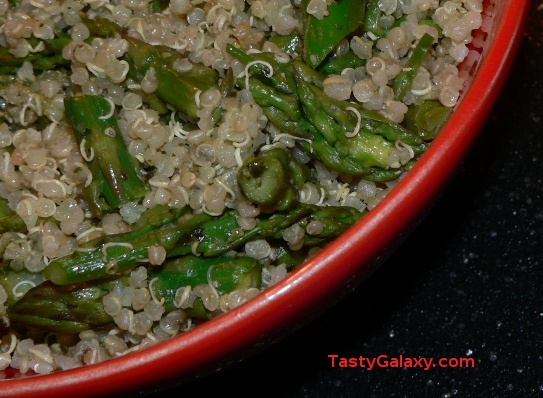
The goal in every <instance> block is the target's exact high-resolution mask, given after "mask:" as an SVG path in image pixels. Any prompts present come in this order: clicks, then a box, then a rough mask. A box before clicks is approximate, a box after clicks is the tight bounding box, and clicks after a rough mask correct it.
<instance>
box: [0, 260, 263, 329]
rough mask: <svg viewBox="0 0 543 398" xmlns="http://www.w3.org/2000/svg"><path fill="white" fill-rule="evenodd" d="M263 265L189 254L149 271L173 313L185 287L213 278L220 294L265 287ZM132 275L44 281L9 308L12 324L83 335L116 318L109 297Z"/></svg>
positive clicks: (201, 310) (199, 309) (200, 310)
mask: <svg viewBox="0 0 543 398" xmlns="http://www.w3.org/2000/svg"><path fill="white" fill-rule="evenodd" d="M260 273H261V268H260V266H259V265H258V263H257V261H255V260H254V259H252V258H249V257H231V258H226V257H225V258H202V257H196V256H186V257H183V258H179V259H175V260H172V261H168V262H166V263H165V264H164V265H163V266H160V267H157V268H154V269H153V270H152V271H151V272H150V274H149V280H150V281H152V283H150V284H149V289H150V291H151V293H152V295H153V296H154V297H155V298H156V299H157V300H161V299H164V304H163V305H164V307H165V309H166V311H167V312H169V311H172V310H175V309H176V306H175V303H174V300H175V296H176V293H177V290H178V289H179V288H180V287H185V286H191V287H194V286H196V285H199V284H207V283H209V282H210V281H212V282H213V286H214V288H215V289H216V291H217V293H218V294H219V295H222V294H225V293H229V292H231V291H233V290H236V289H248V288H251V287H256V288H259V287H260ZM128 285H129V284H128V277H127V276H114V277H109V278H107V279H101V280H95V281H91V282H80V283H77V284H71V285H66V286H58V285H55V284H53V283H51V282H49V281H48V282H44V283H42V284H41V285H39V286H36V287H34V288H32V289H31V290H29V291H28V292H27V293H26V294H25V296H24V297H23V298H21V299H20V300H19V301H17V302H16V303H15V304H12V305H11V306H9V307H8V316H9V319H10V322H11V325H12V326H13V327H15V328H20V327H26V328H34V329H40V330H46V331H52V332H64V333H79V332H81V331H83V330H87V329H91V328H95V327H99V326H103V325H105V324H108V323H111V322H112V321H113V319H112V317H111V316H110V315H108V314H107V312H106V310H105V308H104V305H103V304H102V299H103V297H104V296H105V295H106V294H108V293H109V292H110V291H111V290H112V289H114V288H117V289H118V288H123V287H126V286H128ZM195 307H196V309H191V308H188V309H187V313H188V314H189V315H191V316H192V315H196V316H199V317H203V318H208V317H210V316H211V313H210V311H209V310H206V309H205V307H203V306H201V305H198V304H196V305H195Z"/></svg>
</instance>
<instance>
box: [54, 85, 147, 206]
mask: <svg viewBox="0 0 543 398" xmlns="http://www.w3.org/2000/svg"><path fill="white" fill-rule="evenodd" d="M64 106H65V108H66V116H67V118H68V120H69V122H70V124H71V125H72V127H73V132H74V135H75V137H76V139H77V141H78V143H79V145H80V148H81V153H82V154H83V156H85V157H87V158H86V160H87V162H88V165H89V169H90V171H91V173H92V181H91V182H90V183H89V184H88V185H87V186H86V187H85V188H84V192H85V195H86V197H87V201H88V202H89V205H90V206H91V207H92V209H93V211H94V212H95V214H96V215H97V216H101V215H102V214H104V213H109V212H111V211H113V210H115V209H118V208H119V207H120V206H121V205H123V204H125V203H128V202H133V201H138V200H140V199H142V198H143V197H144V196H145V194H146V193H147V184H146V183H145V182H144V179H143V174H142V170H141V166H140V164H139V163H138V161H137V160H136V159H134V158H133V157H132V156H131V155H130V153H129V152H128V149H127V148H126V145H125V143H124V139H123V137H122V135H121V132H120V130H119V126H117V119H116V116H115V109H114V108H115V106H114V104H113V103H112V102H111V101H109V102H108V101H107V100H106V99H104V98H102V97H98V96H90V95H82V96H77V97H72V98H66V99H65V100H64ZM87 151H88V153H87Z"/></svg>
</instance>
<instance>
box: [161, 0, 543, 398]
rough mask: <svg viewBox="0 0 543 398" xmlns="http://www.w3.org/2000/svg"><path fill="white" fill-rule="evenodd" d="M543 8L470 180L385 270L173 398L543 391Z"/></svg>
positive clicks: (462, 181) (473, 159)
mask: <svg viewBox="0 0 543 398" xmlns="http://www.w3.org/2000/svg"><path fill="white" fill-rule="evenodd" d="M539 8H540V1H539V0H536V1H533V2H532V5H531V10H530V11H531V12H530V15H529V18H528V25H527V27H526V30H525V36H524V38H523V40H522V43H521V46H520V49H519V52H518V55H517V58H516V61H515V63H514V65H513V69H512V73H511V75H510V76H509V79H508V81H507V83H506V85H505V87H504V90H503V91H502V93H501V95H500V98H499V100H498V102H497V104H496V106H495V107H494V109H493V111H492V113H491V117H490V118H489V120H488V122H487V123H486V125H485V127H484V129H483V131H482V133H481V136H480V138H479V140H478V142H477V144H476V145H475V147H474V148H473V150H472V152H471V153H470V155H469V157H468V159H467V160H466V162H465V163H464V165H463V167H462V169H461V171H460V172H459V174H458V175H457V176H456V178H455V179H454V181H453V182H452V184H451V185H450V186H449V188H448V189H447V191H446V192H445V193H444V195H443V197H442V198H441V199H440V201H439V202H438V203H437V204H436V206H435V207H434V208H433V210H432V211H431V212H430V213H429V215H428V216H427V218H426V219H425V220H424V221H423V223H422V224H421V225H420V226H419V227H418V229H417V230H416V231H415V232H414V233H413V234H412V235H411V237H410V238H409V239H408V240H407V241H406V242H405V244H404V245H403V246H402V247H401V249H400V250H399V251H398V252H397V253H396V254H395V255H394V256H393V257H391V258H390V259H389V261H387V262H386V263H385V265H384V266H383V267H382V268H381V269H380V270H379V272H378V273H377V274H376V275H374V277H372V278H371V279H370V280H369V281H367V283H365V284H364V285H363V286H361V287H360V288H359V289H358V290H356V291H355V292H354V293H353V294H351V295H349V296H348V297H347V298H346V299H345V300H343V301H342V302H340V303H339V304H338V305H337V306H335V307H333V308H332V309H331V310H330V311H328V312H327V313H325V314H324V315H323V316H321V317H320V318H318V319H317V320H316V321H314V322H313V323H311V324H309V325H307V326H306V327H304V328H303V329H301V330H300V331H299V332H297V333H296V334H294V335H292V336H290V337H288V338H287V339H286V340H284V341H283V342H281V343H279V344H277V345H275V346H273V347H271V348H270V349H268V350H267V351H265V352H263V353H261V354H259V355H257V356H255V357H253V358H250V359H248V360H246V361H244V362H242V363H241V364H239V365H237V366H235V367H232V368H229V369H226V370H224V371H222V372H220V373H218V374H214V375H211V376H209V377H206V378H205V379H203V380H201V381H197V382H195V383H192V384H189V385H185V386H182V387H178V388H174V389H169V390H167V391H164V392H163V393H162V394H164V396H182V395H185V394H187V393H194V394H202V393H203V394H204V396H211V394H217V395H219V394H220V395H221V396H224V395H226V394H228V395H230V394H231V395H234V394H235V395H237V396H239V395H241V396H253V397H332V396H333V397H401V396H435V397H449V396H450V397H453V396H462V397H465V396H522V397H527V396H536V395H539V394H543V370H542V369H543V337H542V336H543V199H542V196H543V98H542V96H543V33H542V32H543V10H542V11H540V10H539ZM331 354H337V355H338V356H339V357H347V358H350V357H353V358H359V357H360V356H363V357H369V358H372V357H377V356H379V355H387V356H388V357H389V359H390V358H391V357H395V358H398V357H399V356H400V355H402V356H403V357H404V358H405V357H427V358H434V360H437V359H438V358H441V357H449V358H460V357H466V358H473V359H474V365H475V366H474V367H473V368H431V369H429V370H427V371H425V370H422V369H420V368H412V369H405V368H404V369H397V368H388V369H383V368H379V369H375V368H374V369H373V370H371V371H370V370H367V369H363V368H360V367H356V368H339V366H338V364H339V362H336V364H335V365H336V366H335V367H334V368H332V366H331V358H329V357H328V355H331ZM339 357H338V358H339ZM337 361H339V359H337ZM229 393H230V394H229ZM162 394H158V393H155V394H152V396H153V397H154V396H162Z"/></svg>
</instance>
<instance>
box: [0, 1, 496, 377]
mask: <svg viewBox="0 0 543 398" xmlns="http://www.w3.org/2000/svg"><path fill="white" fill-rule="evenodd" d="M332 3H333V0H310V1H307V2H306V1H304V2H303V4H304V5H305V7H306V9H305V12H306V13H307V14H309V15H311V16H313V17H314V18H316V19H318V20H323V19H325V18H327V16H328V7H329V6H330V5H331V4H332ZM152 6H153V4H152V2H151V0H83V1H75V0H65V1H60V0H59V1H57V0H22V1H8V0H0V24H1V27H0V32H1V33H0V47H3V48H4V49H9V51H8V50H6V51H8V52H9V54H11V55H12V56H14V57H16V58H27V57H29V56H32V54H40V52H41V51H43V50H44V49H43V41H46V40H50V39H53V38H55V34H56V32H57V31H59V30H61V31H64V32H67V33H68V35H69V42H68V44H66V45H65V46H64V47H63V48H62V50H61V58H62V67H58V68H54V69H51V70H36V69H35V68H34V67H33V63H32V62H30V61H25V62H24V63H22V65H21V66H19V67H18V68H17V69H16V71H15V73H11V74H3V75H2V76H0V122H1V124H0V155H1V156H0V197H1V198H2V199H4V200H5V201H6V202H5V203H6V206H7V208H9V210H10V211H11V212H13V213H16V214H17V215H18V216H19V217H20V218H21V219H22V221H23V222H24V226H25V229H26V231H25V232H19V231H17V232H14V231H6V232H4V233H2V234H1V235H0V250H1V253H2V259H3V260H2V261H3V264H2V267H3V271H2V272H4V273H9V272H12V271H25V272H26V271H28V272H29V273H34V274H35V277H29V278H28V279H27V280H24V281H23V282H22V283H18V284H17V285H16V286H14V287H13V289H12V291H11V292H10V291H6V289H5V288H4V287H3V285H2V284H1V283H0V316H1V317H3V322H4V326H5V327H4V330H5V331H6V333H5V334H4V335H3V336H2V339H1V344H0V370H2V369H7V368H8V367H11V368H13V369H18V371H19V372H20V373H21V374H25V373H27V372H30V373H32V372H34V373H38V374H46V373H50V372H53V371H55V370H64V369H70V368H74V367H78V366H82V365H85V364H93V363H97V362H100V361H103V360H106V359H109V358H114V357H117V356H119V355H124V354H125V353H128V352H132V351H134V350H139V349H141V348H144V347H147V346H151V345H153V344H155V343H157V342H160V341H163V340H165V339H168V338H170V337H172V336H175V335H178V334H179V333H182V332H184V331H187V330H190V329H191V328H193V327H195V325H197V324H198V323H199V322H201V321H199V320H197V319H195V318H193V317H191V316H190V315H189V314H190V311H187V310H188V309H191V308H192V307H193V305H194V303H195V301H196V300H200V301H201V303H202V304H203V306H204V307H205V310H206V311H207V312H208V313H209V314H210V316H211V317H214V316H217V315H219V314H221V313H224V312H227V311H228V310H231V309H233V308H236V307H238V306H239V305H241V304H243V303H244V302H246V301H247V300H249V299H251V298H252V297H255V296H256V295H257V294H259V292H260V291H262V290H264V289H266V288H267V287H269V286H271V285H273V284H275V283H277V282H278V281H280V280H281V279H282V278H284V277H285V276H286V275H287V274H288V272H290V270H291V269H288V267H287V265H285V264H284V263H281V262H280V261H278V258H279V254H278V251H277V248H276V247H275V246H274V245H273V244H271V243H270V242H268V241H267V240H266V239H255V240H251V241H248V242H246V243H245V244H244V245H242V246H241V247H240V248H239V249H237V251H236V252H235V253H231V252H229V253H228V255H229V256H236V255H243V256H247V257H251V258H253V259H255V260H256V262H257V263H258V264H259V265H260V266H261V267H262V268H261V280H262V282H261V285H260V286H259V287H258V288H256V287H249V288H246V289H236V290H233V291H231V292H229V293H224V294H219V293H218V291H217V286H215V285H216V284H215V285H214V281H213V280H212V278H211V277H210V276H209V272H208V278H207V283H203V284H198V285H196V286H190V285H187V286H181V287H179V289H178V290H177V292H176V293H175V297H174V300H173V302H174V305H175V309H174V310H168V311H167V310H166V308H165V305H164V299H163V298H162V299H161V298H160V297H155V295H154V294H153V289H152V285H153V284H154V283H156V280H155V279H153V278H151V277H150V273H152V271H153V269H155V268H156V267H160V266H161V265H162V264H163V263H164V262H165V261H166V259H167V252H166V249H165V248H164V247H162V246H160V245H152V246H150V247H149V248H148V255H147V257H146V258H143V259H142V261H141V263H135V264H134V266H133V267H132V269H130V270H128V271H125V272H124V273H125V274H126V275H127V276H128V282H127V284H126V285H124V286H116V287H115V288H113V289H111V290H110V291H109V292H108V293H107V294H106V295H104V296H103V298H102V304H103V307H104V309H105V312H106V313H107V315H109V316H110V317H111V318H112V319H113V322H112V323H111V324H110V325H108V327H101V328H97V329H96V330H85V331H82V332H80V333H75V334H74V333H48V332H43V331H37V330H32V329H30V330H28V331H27V332H26V334H22V333H20V332H19V331H16V330H12V329H10V328H9V325H10V319H9V314H8V309H7V308H8V305H7V304H5V303H6V302H7V301H8V298H9V297H10V296H13V297H15V298H17V299H19V298H21V297H23V296H24V295H25V293H26V292H28V291H29V290H31V289H32V288H33V287H35V286H36V285H39V284H40V283H41V282H42V280H43V278H42V277H41V275H42V271H43V270H44V269H46V267H47V266H48V264H49V263H50V262H52V261H54V260H55V259H58V258H62V257H64V256H69V255H71V254H73V253H77V252H78V251H79V252H84V251H85V250H89V249H88V247H87V246H85V243H88V242H91V241H93V240H94V239H97V238H100V237H103V236H114V235H117V234H121V233H125V232H129V231H132V230H133V228H134V225H136V223H137V222H138V220H139V219H140V217H141V215H142V214H144V212H145V211H146V210H148V209H151V208H154V207H156V206H159V205H166V206H169V207H171V208H178V209H181V208H186V207H189V208H190V212H189V214H188V215H185V216H184V217H190V216H192V215H197V214H202V213H205V214H207V215H209V216H211V217H219V216H221V215H222V214H225V213H226V212H228V211H230V210H234V211H235V212H236V214H237V225H238V231H237V232H236V233H239V234H243V233H247V232H248V231H251V230H253V228H255V227H256V226H257V223H258V217H259V216H261V215H262V212H263V208H262V206H259V205H256V204H254V203H251V202H250V201H249V200H247V199H246V198H244V196H243V193H242V192H241V191H240V186H239V184H238V177H237V173H238V171H239V169H240V167H242V166H243V165H244V163H245V162H246V161H247V159H249V158H251V157H252V156H255V155H256V154H258V153H259V152H260V151H264V150H270V149H274V148H279V149H286V150H287V151H288V152H289V153H290V156H292V158H293V159H294V160H295V161H296V162H299V163H301V164H304V165H308V166H310V167H311V173H312V177H313V178H312V179H311V180H310V181H307V182H305V183H304V184H303V188H302V189H301V190H300V191H299V192H298V198H297V200H299V202H300V203H303V204H308V205H316V206H319V207H327V206H348V207H351V208H354V209H356V210H358V211H359V212H365V211H367V210H371V209H372V208H373V207H375V206H376V204H377V203H378V202H379V201H380V200H381V199H382V198H383V197H384V196H385V195H386V194H387V192H388V191H389V190H390V189H391V188H392V187H393V186H394V185H395V184H396V183H397V179H396V180H391V181H387V182H378V181H377V182H376V181H370V180H368V179H365V178H364V177H363V176H362V177H360V176H349V175H346V174H344V173H341V172H339V171H335V170H333V169H331V168H330V167H328V166H327V165H325V164H324V163H323V162H321V161H319V160H315V159H314V158H312V157H311V156H310V155H311V154H308V153H307V152H304V151H303V150H301V149H300V146H299V145H297V143H299V141H300V140H303V138H300V137H296V136H293V135H292V134H288V133H286V132H284V131H281V130H280V129H279V128H277V127H276V126H274V125H273V124H271V123H270V122H269V120H268V117H267V116H266V114H265V112H264V111H263V108H262V106H260V105H258V104H257V103H256V102H255V100H254V98H253V94H252V92H251V91H250V90H248V89H247V88H241V87H238V88H237V89H236V92H235V94H234V95H231V96H224V95H223V94H222V93H221V91H220V90H219V89H218V88H211V89H208V90H205V91H200V92H197V93H196V97H195V101H196V104H197V106H198V110H197V118H196V119H195V120H191V121H188V120H187V119H186V118H183V117H182V115H180V114H179V112H178V111H177V110H176V109H174V108H172V107H169V109H168V112H167V118H166V117H165V116H164V114H160V113H159V112H158V111H157V110H156V109H153V107H151V106H150V105H149V102H148V101H147V98H148V96H149V95H152V94H153V93H155V92H156V90H157V87H158V78H157V72H158V71H157V70H155V69H154V68H153V67H151V68H149V69H148V70H147V71H146V72H145V73H144V74H143V76H140V77H139V78H135V77H134V76H133V75H132V74H130V73H129V71H130V65H129V64H128V62H127V61H126V60H125V55H126V54H127V52H128V51H129V43H128V41H127V39H125V38H123V37H121V36H119V35H116V36H114V37H103V38H101V37H94V36H93V35H92V34H91V32H90V31H89V28H88V27H87V25H86V24H85V23H84V20H83V19H82V16H83V14H86V18H88V19H90V20H92V19H96V18H105V19H107V20H109V21H112V22H114V23H116V24H117V25H118V26H120V27H121V28H123V29H125V31H126V34H127V37H129V38H135V39H139V40H142V41H145V42H146V43H149V44H152V45H153V46H164V47H161V48H167V49H169V51H170V50H171V51H175V52H177V53H179V54H181V55H182V57H179V58H178V59H176V61H175V62H173V64H172V67H173V68H174V69H175V70H176V71H178V72H187V71H190V70H191V69H192V68H194V67H195V65H197V64H201V65H205V66H206V67H209V68H210V69H212V70H214V71H215V72H216V73H217V75H218V77H219V80H222V79H225V78H226V76H227V72H228V71H229V70H231V72H232V74H233V76H234V77H238V78H239V81H241V83H239V84H242V83H243V80H245V81H246V82H247V83H246V84H245V87H248V86H249V84H248V82H249V77H250V76H249V74H250V72H249V69H248V67H247V66H246V65H245V64H243V63H242V62H240V61H239V60H238V59H236V58H235V57H233V56H232V55H230V54H229V53H228V52H227V45H233V46H235V47H237V48H239V49H242V50H243V51H244V52H245V53H247V54H258V53H261V52H262V53H273V54H274V55H275V59H276V60H277V62H279V63H282V64H289V63H292V62H293V61H294V60H296V59H300V58H301V54H299V53H297V52H292V51H291V52H288V51H284V49H282V48H280V46H279V45H278V44H277V41H274V40H272V38H273V37H276V36H278V35H281V36H288V35H301V34H302V32H303V15H304V12H303V10H302V8H301V7H302V1H300V0H253V1H251V0H247V1H245V0H209V1H207V0H171V1H169V4H168V6H167V7H166V8H165V9H164V10H162V11H159V12H153V7H152ZM378 7H379V10H380V27H381V28H382V29H384V30H385V32H386V33H385V34H384V35H382V36H381V37H377V36H376V35H375V34H373V33H371V32H366V33H364V34H360V35H358V34H357V33H356V32H355V33H354V34H350V35H348V36H347V37H346V38H344V39H342V40H341V41H340V42H339V43H338V44H337V45H336V46H334V49H333V50H332V55H334V56H337V57H341V56H343V55H345V54H347V53H348V52H352V53H354V55H355V56H356V57H357V58H358V60H362V61H363V65H362V66H357V67H348V68H345V69H344V70H342V71H341V73H337V74H331V75H328V76H326V78H325V79H324V81H323V92H324V93H325V94H326V95H327V96H328V97H330V98H332V99H335V100H338V101H351V102H352V103H353V104H355V105H356V106H359V107H361V109H365V110H369V111H375V112H378V113H379V114H381V115H383V116H385V117H386V118H388V119H389V120H391V121H392V122H394V123H402V122H403V121H404V118H405V117H406V113H407V112H408V110H409V109H410V107H412V106H418V105H421V104H422V103H423V102H424V101H428V100H433V101H436V102H438V103H439V104H440V106H443V107H447V108H453V107H454V106H455V105H456V104H457V102H458V101H459V98H460V96H461V93H462V91H463V89H464V86H465V84H466V79H467V77H468V76H467V75H466V73H459V70H458V67H457V66H458V65H459V64H460V63H462V62H463V61H466V60H467V61H466V62H469V63H471V64H473V63H474V62H475V60H476V58H477V55H478V53H477V51H473V50H470V48H469V45H470V43H472V41H473V40H474V39H473V36H472V33H473V32H474V31H476V30H477V29H480V28H481V26H482V25H483V20H485V22H486V20H487V19H485V18H484V17H485V14H484V13H483V4H482V0H447V1H445V0H380V1H379V2H378ZM155 11H156V10H155ZM487 11H488V10H487ZM421 21H424V22H421ZM428 21H430V23H428ZM484 29H485V26H483V30H484ZM425 34H428V35H430V36H432V37H433V38H434V41H435V42H437V44H435V45H434V46H433V50H432V54H431V56H427V57H425V58H424V61H423V62H422V65H421V66H420V67H419V68H418V69H417V71H416V75H415V76H414V78H413V81H412V85H411V87H410V89H409V91H408V92H407V93H406V95H405V96H403V98H400V99H398V98H396V97H395V92H394V88H393V82H394V79H395V78H396V77H397V76H398V75H399V74H400V73H402V71H404V70H405V69H406V68H405V65H406V62H407V60H408V59H409V56H410V54H411V52H412V50H413V48H414V47H415V45H416V43H417V42H418V41H419V40H420V39H421V38H422V37H423V36H424V35H425ZM475 40H476V41H479V42H480V40H481V38H480V37H479V36H476V37H475ZM35 43H38V44H35ZM473 44H475V45H476V46H477V42H475V43H473ZM34 46H35V47H34ZM479 47H480V43H479ZM260 63H261V64H263V63H262V62H260ZM1 68H2V65H1V64H0V69H1ZM263 69H264V70H266V67H265V66H263ZM267 73H268V74H269V75H271V73H273V72H272V71H271V70H268V71H267ZM73 95H92V96H101V97H103V98H105V99H107V101H108V103H110V105H111V114H113V112H115V113H116V115H117V123H118V127H119V131H120V133H121V134H122V138H123V139H124V142H125V143H126V146H127V148H128V151H129V153H130V154H131V155H132V156H133V157H134V158H135V159H137V161H138V162H139V164H141V166H142V168H143V170H144V173H145V176H146V184H148V187H147V189H148V192H147V193H146V194H145V196H144V197H143V198H142V199H141V200H137V201H130V202H127V203H123V204H122V205H121V206H120V207H119V208H118V209H117V210H115V211H113V212H110V213H107V214H104V215H103V216H102V217H101V218H97V217H96V214H95V213H94V212H93V210H92V207H91V206H90V204H89V202H88V200H87V199H86V197H85V195H84V194H83V191H84V188H85V187H86V186H87V185H89V184H90V182H91V181H92V179H93V174H92V172H91V169H90V166H89V162H90V161H91V160H92V159H93V157H95V156H99V154H97V153H94V152H93V151H92V150H90V149H89V148H90V147H89V146H86V145H85V143H84V142H83V143H78V142H77V140H76V138H75V137H74V134H73V131H72V126H71V125H70V123H68V122H67V119H66V115H65V106H64V99H65V98H66V97H69V96H73ZM353 106H354V105H353ZM218 108H221V109H222V112H223V113H222V116H221V118H220V120H217V118H216V113H215V111H216V110H217V109H218ZM353 109H355V108H353ZM355 110H356V109H355ZM353 112H354V111H353ZM107 116H109V115H106V116H104V117H107ZM113 133H114V132H113ZM352 134H353V135H356V134H357V130H355V131H353V133H352ZM416 156H417V155H416V154H415V153H414V152H413V149H412V148H411V146H410V145H407V144H405V143H404V142H402V141H400V140H399V141H398V142H396V143H395V145H394V146H393V147H391V148H390V151H389V153H388V156H387V158H386V165H385V167H386V168H387V169H401V168H402V167H404V166H405V165H406V164H408V163H409V162H410V161H412V159H415V158H416ZM401 175H402V174H400V178H401ZM323 228H324V226H323V223H322V222H321V221H319V220H313V221H311V222H307V223H301V222H300V223H294V224H292V225H290V226H288V227H286V228H285V229H284V230H283V231H282V239H283V240H284V242H285V244H286V245H287V246H288V247H289V248H290V249H291V250H293V251H299V250H305V251H304V256H305V257H306V258H308V257H311V256H312V255H314V254H315V253H316V252H318V251H319V250H320V248H321V247H322V245H316V246H314V247H312V248H310V249H309V250H308V249H307V248H305V249H303V245H304V238H305V237H312V236H313V237H314V236H318V235H319V234H321V233H322V231H323ZM115 244H116V245H119V243H115ZM127 245H129V244H127ZM193 249H194V250H196V249H197V242H196V245H195V246H194V248H193ZM102 250H105V252H107V250H108V248H107V247H106V248H102ZM116 266H117V264H116V263H115V262H111V263H110V264H108V267H109V268H110V270H111V273H114V272H115V270H116ZM0 282H1V281H0ZM200 301H199V302H200ZM188 313H189V314H188ZM0 378H1V377H0Z"/></svg>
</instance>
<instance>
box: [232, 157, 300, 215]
mask: <svg viewBox="0 0 543 398" xmlns="http://www.w3.org/2000/svg"><path fill="white" fill-rule="evenodd" d="M309 173H310V171H309V168H308V167H307V166H306V165H304V164H302V163H300V162H297V161H296V160H295V159H294V158H293V157H292V156H291V155H290V152H288V151H285V150H281V149H272V150H269V151H265V152H261V153H260V154H259V155H258V156H256V157H254V158H249V159H247V160H246V161H245V163H244V165H243V166H242V167H240V169H239V170H238V184H239V186H240V188H241V192H242V193H243V195H244V196H245V197H246V198H247V199H249V200H250V201H251V202H253V203H255V204H258V205H262V206H264V208H265V210H266V211H274V210H286V209H289V208H292V207H293V206H294V205H295V204H296V203H297V201H298V191H299V190H301V189H302V188H303V185H304V183H305V182H306V181H307V179H308V177H309Z"/></svg>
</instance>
